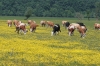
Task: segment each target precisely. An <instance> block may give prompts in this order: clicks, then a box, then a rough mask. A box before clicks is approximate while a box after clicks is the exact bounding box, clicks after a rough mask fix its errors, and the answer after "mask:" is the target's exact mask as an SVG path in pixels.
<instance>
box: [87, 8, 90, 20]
mask: <svg viewBox="0 0 100 66" xmlns="http://www.w3.org/2000/svg"><path fill="white" fill-rule="evenodd" d="M86 13H87V18H88V20H90V10H87V11H86Z"/></svg>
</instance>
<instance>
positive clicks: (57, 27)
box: [51, 24, 61, 36]
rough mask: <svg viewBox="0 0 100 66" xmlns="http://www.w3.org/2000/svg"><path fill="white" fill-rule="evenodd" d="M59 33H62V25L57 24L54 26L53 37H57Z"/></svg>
mask: <svg viewBox="0 0 100 66" xmlns="http://www.w3.org/2000/svg"><path fill="white" fill-rule="evenodd" d="M59 31H60V32H61V30H60V25H59V24H55V25H54V26H53V30H52V32H51V36H53V35H56V34H57V33H59Z"/></svg>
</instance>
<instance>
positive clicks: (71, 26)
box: [68, 25, 75, 36]
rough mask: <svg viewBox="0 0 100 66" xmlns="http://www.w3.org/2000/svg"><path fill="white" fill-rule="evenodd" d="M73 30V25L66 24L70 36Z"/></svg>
mask: <svg viewBox="0 0 100 66" xmlns="http://www.w3.org/2000/svg"><path fill="white" fill-rule="evenodd" d="M74 30H75V26H74V25H69V26H68V34H69V36H72V35H73V33H74Z"/></svg>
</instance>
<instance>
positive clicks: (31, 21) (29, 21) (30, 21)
mask: <svg viewBox="0 0 100 66" xmlns="http://www.w3.org/2000/svg"><path fill="white" fill-rule="evenodd" d="M30 23H36V22H35V21H33V20H28V24H30Z"/></svg>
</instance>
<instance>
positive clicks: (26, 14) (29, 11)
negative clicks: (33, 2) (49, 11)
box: [25, 7, 33, 20]
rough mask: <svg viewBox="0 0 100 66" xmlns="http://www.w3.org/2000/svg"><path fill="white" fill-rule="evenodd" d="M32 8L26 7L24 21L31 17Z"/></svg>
mask: <svg viewBox="0 0 100 66" xmlns="http://www.w3.org/2000/svg"><path fill="white" fill-rule="evenodd" d="M32 10H33V9H32V8H31V7H27V10H26V12H25V17H26V18H25V20H27V19H28V18H29V17H30V16H31V15H32Z"/></svg>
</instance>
